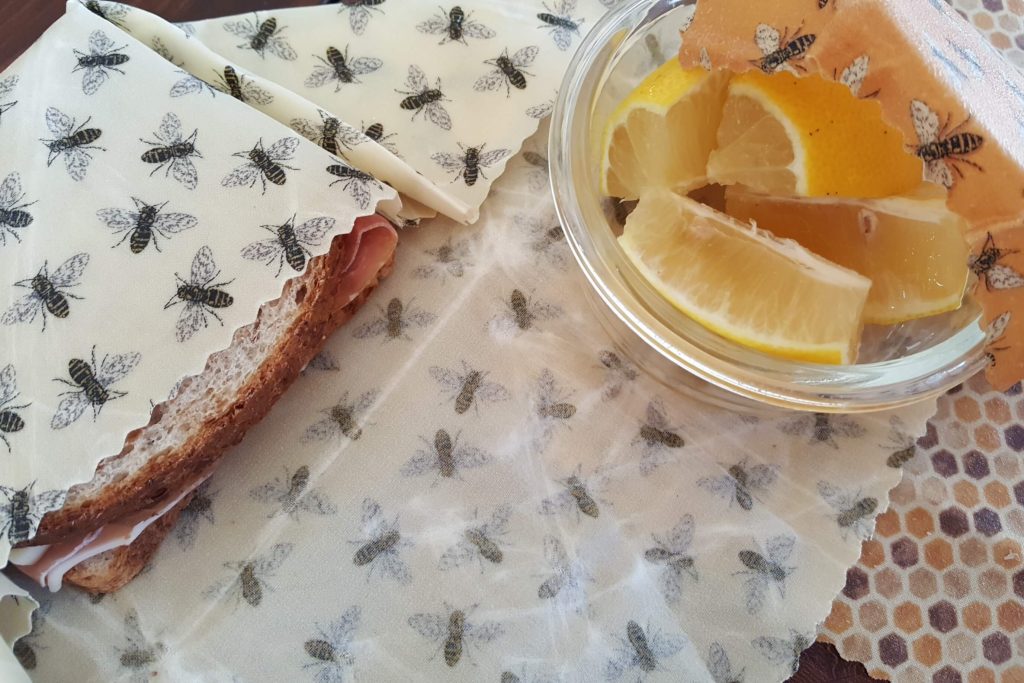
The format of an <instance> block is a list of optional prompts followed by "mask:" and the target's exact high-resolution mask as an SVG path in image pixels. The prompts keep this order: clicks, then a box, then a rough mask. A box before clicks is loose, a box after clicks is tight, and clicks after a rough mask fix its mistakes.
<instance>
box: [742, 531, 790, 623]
mask: <svg viewBox="0 0 1024 683" xmlns="http://www.w3.org/2000/svg"><path fill="white" fill-rule="evenodd" d="M795 543H796V539H795V538H794V537H793V536H772V537H771V538H769V539H768V541H767V542H766V543H765V548H764V552H762V551H761V548H760V546H758V547H757V550H741V551H740V552H739V560H740V564H742V565H743V567H744V568H743V569H741V570H740V571H738V572H736V574H741V575H744V576H746V577H747V578H746V579H745V580H744V589H745V590H746V606H747V612H749V613H750V614H755V613H757V612H758V611H759V610H760V609H761V608H762V607H763V606H764V601H765V598H766V597H767V595H768V588H769V586H775V588H776V589H777V590H778V591H779V597H781V598H784V597H786V578H787V577H788V576H789V575H790V574H792V573H793V570H794V569H795V567H788V566H786V565H784V564H783V563H784V562H786V561H787V560H788V559H789V556H790V555H792V554H793V546H794V544H795Z"/></svg>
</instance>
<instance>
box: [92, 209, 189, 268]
mask: <svg viewBox="0 0 1024 683" xmlns="http://www.w3.org/2000/svg"><path fill="white" fill-rule="evenodd" d="M132 202H133V203H134V204H135V210H134V211H126V210H124V209H113V208H112V209H100V210H99V211H97V212H96V217H97V218H99V219H100V220H101V221H103V222H104V223H106V225H107V227H108V228H110V229H111V230H113V231H114V234H120V233H124V236H123V237H122V238H121V239H120V241H119V242H118V243H117V244H115V245H114V246H115V247H118V246H120V245H121V244H123V243H124V241H125V240H128V248H129V249H130V250H131V252H132V253H133V254H141V253H142V252H143V251H144V250H145V248H146V247H148V246H149V243H150V242H152V243H153V248H154V249H156V250H157V251H160V243H159V242H158V241H157V235H159V236H160V237H161V238H163V239H165V240H166V239H170V236H171V235H177V234H179V233H181V232H184V231H185V230H189V229H191V228H194V227H196V225H197V224H198V222H199V221H197V220H196V217H195V216H192V215H189V214H187V213H163V210H164V207H165V206H167V202H163V203H161V204H147V203H146V202H144V201H142V200H141V199H137V198H135V197H132Z"/></svg>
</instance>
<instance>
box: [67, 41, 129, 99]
mask: <svg viewBox="0 0 1024 683" xmlns="http://www.w3.org/2000/svg"><path fill="white" fill-rule="evenodd" d="M126 47H128V45H127V44H125V45H121V46H116V45H114V43H113V41H111V40H110V38H108V37H107V34H105V33H104V32H103V31H93V32H92V33H90V34H89V54H86V53H84V52H81V51H79V50H74V53H75V58H76V59H77V60H78V63H77V64H76V65H75V68H74V69H72V73H74V72H75V71H80V70H82V69H85V74H83V75H82V92H84V93H85V94H86V95H93V94H95V93H96V91H97V90H99V89H100V86H101V85H103V84H104V83H106V81H107V79H108V78H110V72H111V71H116V72H117V73H119V74H121V75H122V76H123V75H124V71H122V70H121V69H119V68H117V67H119V66H121V65H122V64H125V63H126V62H127V61H128V55H126V54H124V53H123V52H121V50H123V49H125V48H126Z"/></svg>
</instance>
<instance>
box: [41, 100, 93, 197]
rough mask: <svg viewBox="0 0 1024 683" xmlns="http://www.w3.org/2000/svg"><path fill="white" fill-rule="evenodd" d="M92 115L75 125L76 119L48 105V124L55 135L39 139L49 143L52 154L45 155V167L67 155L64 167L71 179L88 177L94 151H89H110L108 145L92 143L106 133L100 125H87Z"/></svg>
mask: <svg viewBox="0 0 1024 683" xmlns="http://www.w3.org/2000/svg"><path fill="white" fill-rule="evenodd" d="M91 120H92V117H91V116H90V117H89V118H87V119H86V120H85V121H83V122H82V123H81V125H79V126H75V119H73V118H71V117H70V116H68V115H67V114H65V113H63V112H61V111H60V110H59V109H57V108H56V107H47V108H46V127H47V128H49V129H50V132H51V133H52V134H53V135H55V136H56V137H54V138H51V139H48V140H47V139H43V138H40V142H42V143H43V144H44V145H46V148H47V149H48V150H49V155H48V156H47V157H46V166H47V168H49V167H50V166H51V165H52V164H53V162H54V161H56V159H57V157H58V156H63V157H64V167H65V168H66V169H67V172H68V175H69V176H70V177H71V179H72V180H75V181H82V180H85V176H86V174H87V173H88V172H89V162H91V161H92V154H91V153H90V151H89V150H99V151H101V152H105V151H107V149H106V147H100V146H99V145H94V144H92V143H94V142H96V141H97V140H99V139H100V137H101V136H102V135H103V131H102V130H100V129H99V128H86V126H87V125H89V121H91Z"/></svg>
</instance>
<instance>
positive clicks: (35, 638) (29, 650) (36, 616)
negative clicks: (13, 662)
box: [12, 600, 53, 671]
mask: <svg viewBox="0 0 1024 683" xmlns="http://www.w3.org/2000/svg"><path fill="white" fill-rule="evenodd" d="M52 605H53V603H52V602H51V601H49V600H46V601H42V602H40V603H39V608H38V609H37V610H35V611H34V612H32V630H31V631H29V632H28V633H27V634H25V635H24V636H22V637H21V638H18V640H16V641H15V642H14V647H13V648H12V650H13V652H14V657H15V659H17V660H18V663H19V664H21V668H23V669H25V671H32V670H34V669H35V668H36V666H37V665H38V664H39V658H38V656H37V650H45V649H47V648H46V647H45V646H43V645H41V644H40V643H39V636H40V635H41V634H42V633H43V630H44V626H45V624H46V615H47V614H48V613H49V612H50V607H51V606H52Z"/></svg>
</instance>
